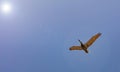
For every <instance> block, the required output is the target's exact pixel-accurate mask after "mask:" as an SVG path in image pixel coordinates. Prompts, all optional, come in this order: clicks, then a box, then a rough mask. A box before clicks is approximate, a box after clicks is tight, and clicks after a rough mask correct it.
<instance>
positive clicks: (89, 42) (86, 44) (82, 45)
mask: <svg viewBox="0 0 120 72" xmlns="http://www.w3.org/2000/svg"><path fill="white" fill-rule="evenodd" d="M101 34H102V33H97V34H95V35H94V36H92V37H91V38H90V39H89V40H88V41H87V42H86V43H85V44H83V43H82V42H81V41H80V40H78V41H79V42H80V46H72V47H70V48H69V50H84V51H85V52H86V53H88V50H87V49H88V47H89V46H91V45H92V44H93V43H94V42H95V40H96V39H97V38H98V37H100V36H101Z"/></svg>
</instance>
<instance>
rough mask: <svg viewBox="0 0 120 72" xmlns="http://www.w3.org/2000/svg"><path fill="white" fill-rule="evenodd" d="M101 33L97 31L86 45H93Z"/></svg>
mask: <svg viewBox="0 0 120 72" xmlns="http://www.w3.org/2000/svg"><path fill="white" fill-rule="evenodd" d="M100 35H101V33H97V34H96V35H94V36H92V37H91V38H90V39H89V40H88V41H87V42H86V43H85V44H84V45H85V46H86V47H87V48H88V47H89V46H90V45H92V44H93V43H94V42H95V40H96V39H97V38H98V37H99V36H100Z"/></svg>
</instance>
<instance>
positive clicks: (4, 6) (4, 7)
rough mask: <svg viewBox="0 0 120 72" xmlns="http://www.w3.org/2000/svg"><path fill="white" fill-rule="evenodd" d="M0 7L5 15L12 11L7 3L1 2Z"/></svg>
mask: <svg viewBox="0 0 120 72" xmlns="http://www.w3.org/2000/svg"><path fill="white" fill-rule="evenodd" d="M0 7H1V11H2V13H5V14H8V13H10V12H11V10H12V6H11V4H10V3H9V2H3V3H1V6H0Z"/></svg>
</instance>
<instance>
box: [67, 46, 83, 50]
mask: <svg viewBox="0 0 120 72" xmlns="http://www.w3.org/2000/svg"><path fill="white" fill-rule="evenodd" d="M69 50H82V48H81V47H80V46H72V47H70V48H69Z"/></svg>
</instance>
